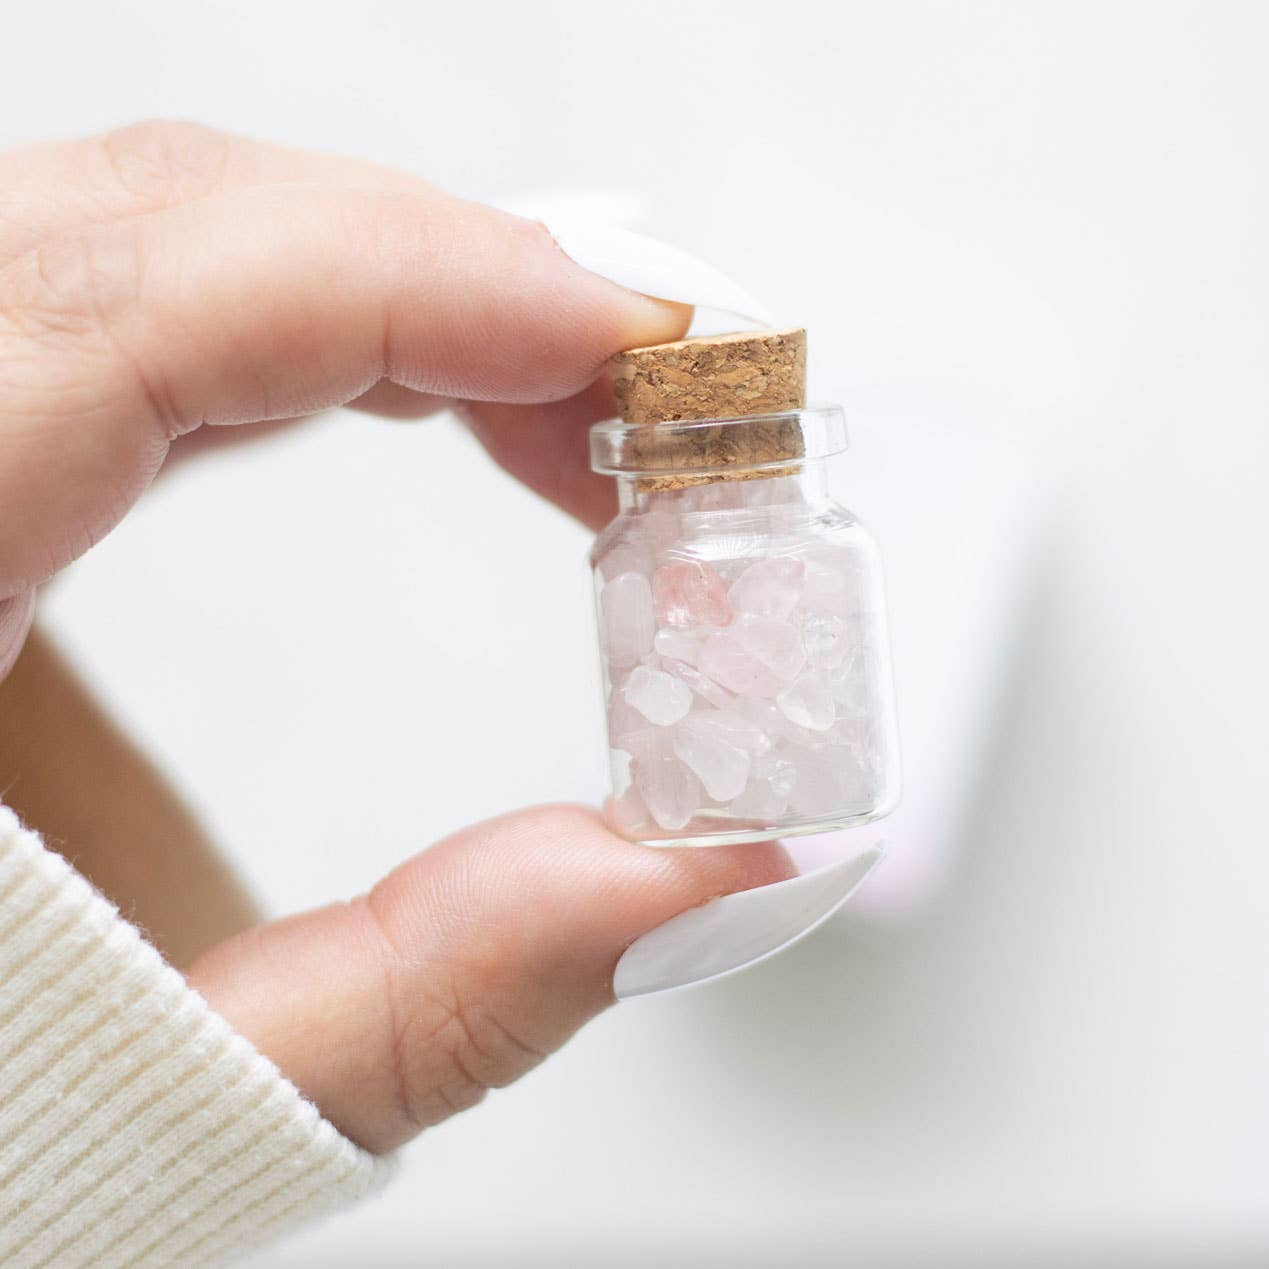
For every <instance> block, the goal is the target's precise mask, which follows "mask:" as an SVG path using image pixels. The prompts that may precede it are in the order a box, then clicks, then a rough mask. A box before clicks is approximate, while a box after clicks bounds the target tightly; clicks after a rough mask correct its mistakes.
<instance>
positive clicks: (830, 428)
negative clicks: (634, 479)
mask: <svg viewBox="0 0 1269 1269" xmlns="http://www.w3.org/2000/svg"><path fill="white" fill-rule="evenodd" d="M773 431H776V432H778V434H779V436H780V445H781V448H782V449H783V452H777V453H775V454H773V455H770V456H768V457H763V456H762V451H761V449H760V448H754V449H753V450H752V451H751V453H750V454H749V455H748V456H746V454H745V449H746V445H745V442H746V439H747V436H748V437H754V438H757V437H762V436H764V435H770V434H772V433H773ZM846 447H847V438H846V417H845V415H844V414H843V413H842V409H841V406H838V405H813V406H807V407H805V408H803V409H801V410H785V411H781V412H779V413H775V414H745V415H741V416H738V417H735V418H718V419H667V420H665V421H664V422H660V423H624V422H622V421H621V420H620V419H607V420H605V421H604V422H602V423H596V424H594V425H593V426H592V427H591V429H590V465H591V468H592V470H594V471H596V472H598V473H599V474H600V475H603V476H653V475H655V476H675V475H681V476H689V475H693V474H699V473H701V472H703V471H720V470H727V471H762V470H764V469H773V470H774V469H777V468H782V467H789V466H796V465H797V464H799V463H803V462H805V461H807V460H808V459H819V458H828V457H830V456H831V455H833V454H840V453H842V451H843V450H845V449H846ZM656 451H660V453H659V454H657V453H656ZM654 456H655V458H656V459H660V458H664V461H654Z"/></svg>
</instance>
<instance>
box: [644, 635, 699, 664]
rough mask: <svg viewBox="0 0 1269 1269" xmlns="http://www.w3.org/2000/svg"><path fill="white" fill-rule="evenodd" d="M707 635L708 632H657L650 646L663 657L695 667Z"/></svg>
mask: <svg viewBox="0 0 1269 1269" xmlns="http://www.w3.org/2000/svg"><path fill="white" fill-rule="evenodd" d="M708 634H709V631H708V630H658V631H657V633H656V638H655V639H653V641H652V646H653V647H654V648H655V649H656V650H657V652H658V653H659V654H660V655H661V656H663V657H669V658H671V659H673V660H675V661H684V662H686V663H687V664H688V665H695V664H696V663H697V661H699V660H700V659H701V645H702V644H703V643H704V642H705V639H706V637H707V636H708Z"/></svg>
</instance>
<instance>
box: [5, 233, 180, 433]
mask: <svg viewBox="0 0 1269 1269" xmlns="http://www.w3.org/2000/svg"><path fill="white" fill-rule="evenodd" d="M145 271H146V258H145V251H144V248H143V246H142V240H141V236H140V234H139V233H138V232H137V231H136V230H135V229H134V228H133V227H132V226H130V225H129V224H128V223H126V222H125V223H123V224H120V225H116V226H111V227H110V228H109V229H106V230H100V231H91V232H88V233H85V234H80V235H76V236H73V237H68V238H59V239H52V240H50V241H48V242H44V243H40V244H39V245H38V246H36V247H34V248H32V249H31V251H29V252H28V253H27V254H26V255H25V256H23V257H22V258H21V259H20V260H19V261H16V262H15V263H14V264H13V265H11V266H9V267H8V268H7V269H5V270H3V271H0V322H3V327H4V333H5V334H6V335H7V336H8V337H9V339H8V340H7V341H6V342H8V343H9V344H10V345H11V346H12V345H13V344H14V343H16V345H17V346H18V347H19V348H25V349H27V350H31V351H34V350H41V349H42V350H44V351H56V352H65V353H74V354H75V355H76V357H75V358H71V359H69V360H67V359H63V360H64V361H65V362H66V364H67V365H70V364H80V363H82V364H86V365H90V366H91V367H92V369H93V373H94V376H95V377H97V378H98V380H100V377H101V375H102V374H104V373H108V372H110V371H113V372H114V373H116V374H118V375H119V376H122V377H123V380H124V382H125V384H126V386H127V388H128V390H129V391H130V392H132V393H133V395H135V396H136V397H137V398H138V399H139V400H141V401H142V402H143V403H144V405H145V407H146V408H147V409H148V411H149V412H150V414H151V415H152V416H153V418H154V420H155V421H156V423H157V424H158V425H159V426H160V427H161V428H162V429H163V431H164V433H165V434H166V435H167V436H168V437H169V438H170V437H171V436H173V435H176V434H178V433H180V432H181V431H183V430H185V427H184V424H183V422H182V421H181V418H180V416H179V411H178V410H177V408H176V405H175V402H174V401H173V400H172V399H171V396H170V394H169V392H168V391H167V388H166V385H165V384H164V383H163V382H162V381H161V380H160V379H159V378H158V377H157V376H156V375H155V374H154V373H153V372H151V371H147V369H146V366H145V360H144V359H143V358H141V357H139V356H137V355H136V354H135V352H134V350H133V348H132V344H133V342H134V341H133V339H131V338H130V337H129V335H128V334H127V333H126V332H127V331H128V330H129V327H128V319H129V315H130V314H132V313H133V312H134V311H135V310H137V309H139V308H140V307H141V305H142V302H143V295H142V291H143V283H144V278H145ZM76 358H77V360H76ZM59 364H60V363H59Z"/></svg>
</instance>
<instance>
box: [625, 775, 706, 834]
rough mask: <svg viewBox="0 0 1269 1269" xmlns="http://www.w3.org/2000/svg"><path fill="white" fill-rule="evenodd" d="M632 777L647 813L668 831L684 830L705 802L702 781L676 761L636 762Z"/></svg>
mask: <svg viewBox="0 0 1269 1269" xmlns="http://www.w3.org/2000/svg"><path fill="white" fill-rule="evenodd" d="M632 774H633V775H634V787H635V789H636V790H637V791H638V793H639V796H640V797H641V798H642V799H643V802H644V805H645V806H646V807H647V808H648V813H649V814H650V815H651V816H652V818H653V819H654V820H655V821H656V822H657V824H658V825H660V827H661V828H663V829H666V830H667V831H668V832H671V833H673V832H677V831H678V830H679V829H681V828H682V827H684V825H686V824H687V822H688V821H689V820H690V819H691V818H692V816H693V815H695V814H696V812H697V809H698V808H699V807H700V805H701V803H702V802H704V800H705V798H704V794H703V791H702V789H701V782H700V781H699V780H698V779H697V778H696V776H695V775H693V774H692V772H691V771H689V770H688V769H687V767H685V766H684V765H683V764H682V763H681V762H680V761H679V760H678V759H677V758H673V757H663V758H652V759H649V760H648V761H645V762H636V763H635V764H634V766H633V771H632Z"/></svg>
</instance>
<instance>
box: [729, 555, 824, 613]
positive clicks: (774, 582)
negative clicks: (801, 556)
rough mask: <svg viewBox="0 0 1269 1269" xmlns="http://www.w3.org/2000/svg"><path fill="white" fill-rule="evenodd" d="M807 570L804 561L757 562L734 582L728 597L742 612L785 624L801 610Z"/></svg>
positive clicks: (776, 560) (774, 559) (777, 560)
mask: <svg viewBox="0 0 1269 1269" xmlns="http://www.w3.org/2000/svg"><path fill="white" fill-rule="evenodd" d="M805 571H806V566H805V565H804V564H803V563H802V561H801V560H795V559H779V558H773V559H766V560H755V561H754V562H753V563H752V564H750V565H749V567H748V568H747V569H745V571H744V572H743V573H741V575H740V576H739V577H738V578H736V580H735V581H734V582H733V583H732V586H731V589H730V590H729V591H728V592H727V598H728V599H729V600H730V601H731V606H732V608H733V609H734V610H735V611H736V612H738V613H741V612H743V613H749V614H751V615H752V616H755V617H775V618H776V619H777V620H780V621H783V620H784V618H785V617H787V616H788V615H789V614H790V613H791V612H792V611H793V609H794V608H796V607H797V602H798V599H799V597H800V596H801V594H802V577H803V574H804V573H805Z"/></svg>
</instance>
